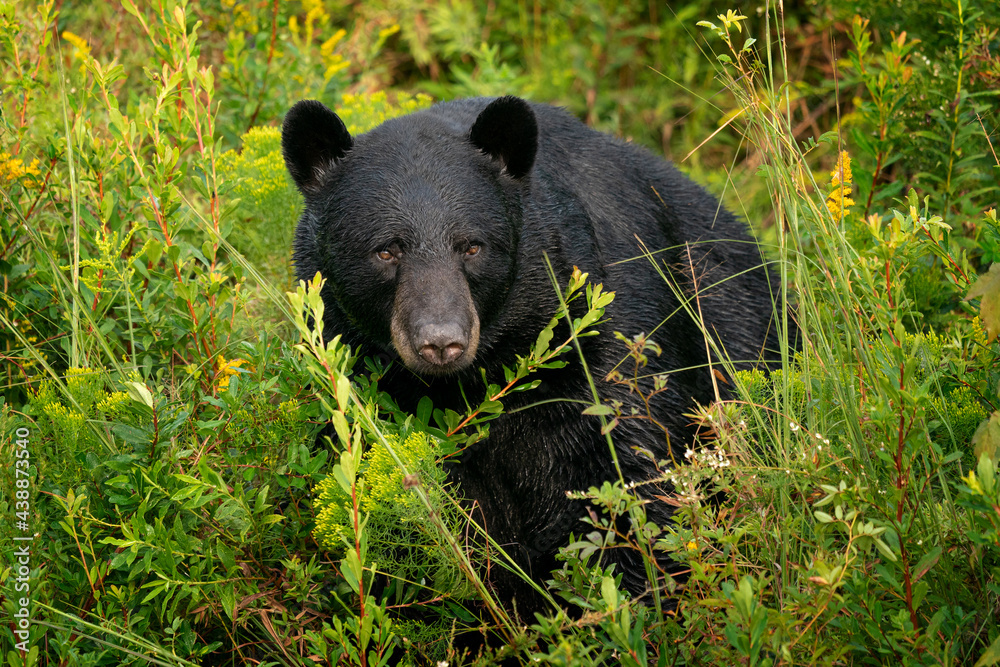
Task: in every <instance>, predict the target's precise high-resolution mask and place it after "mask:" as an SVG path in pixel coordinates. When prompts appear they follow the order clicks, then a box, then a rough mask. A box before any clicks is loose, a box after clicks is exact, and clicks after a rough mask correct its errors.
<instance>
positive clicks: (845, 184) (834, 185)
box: [826, 151, 854, 220]
mask: <svg viewBox="0 0 1000 667" xmlns="http://www.w3.org/2000/svg"><path fill="white" fill-rule="evenodd" d="M853 184H854V175H853V174H852V173H851V157H850V156H849V155H848V154H847V151H841V153H840V156H839V157H838V158H837V166H836V168H834V170H833V171H832V172H830V188H831V190H830V194H828V195H827V197H826V207H827V208H828V209H830V214H831V215H833V217H834V219H835V220H840V219H841V218H843V217H844V216H845V215H847V214H848V213H850V208H851V207H852V206H854V200H853V199H851V189H852V187H853Z"/></svg>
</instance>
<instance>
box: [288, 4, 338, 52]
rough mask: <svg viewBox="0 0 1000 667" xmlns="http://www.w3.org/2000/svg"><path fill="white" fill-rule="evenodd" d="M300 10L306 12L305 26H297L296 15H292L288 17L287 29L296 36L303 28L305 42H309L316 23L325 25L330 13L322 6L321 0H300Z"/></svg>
mask: <svg viewBox="0 0 1000 667" xmlns="http://www.w3.org/2000/svg"><path fill="white" fill-rule="evenodd" d="M302 11H304V12H305V13H306V20H305V28H300V27H299V20H298V17H296V16H292V17H291V18H289V19H288V29H289V30H291V31H292V34H293V35H295V36H296V37H298V36H299V33H300V32H302V31H303V30H304V32H305V40H304V43H305V44H311V43H312V41H313V33H314V32H315V31H316V26H317V25H326V24H327V23H329V21H330V14H329V13H327V11H326V8H325V7H323V0H302Z"/></svg>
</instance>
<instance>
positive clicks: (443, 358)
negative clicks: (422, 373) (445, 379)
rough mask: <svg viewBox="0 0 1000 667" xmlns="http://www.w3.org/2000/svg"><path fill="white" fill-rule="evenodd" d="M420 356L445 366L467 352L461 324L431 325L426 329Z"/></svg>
mask: <svg viewBox="0 0 1000 667" xmlns="http://www.w3.org/2000/svg"><path fill="white" fill-rule="evenodd" d="M423 333H424V335H423V336H422V338H423V341H421V345H420V346H419V350H420V356H421V357H423V358H424V359H425V360H426V361H428V362H429V363H432V364H434V365H435V366H445V365H447V364H450V363H452V362H453V361H455V360H457V359H458V358H459V357H461V356H462V355H463V354H465V343H464V337H463V336H462V332H461V327H459V326H431V327H426V328H425V329H424V332H423Z"/></svg>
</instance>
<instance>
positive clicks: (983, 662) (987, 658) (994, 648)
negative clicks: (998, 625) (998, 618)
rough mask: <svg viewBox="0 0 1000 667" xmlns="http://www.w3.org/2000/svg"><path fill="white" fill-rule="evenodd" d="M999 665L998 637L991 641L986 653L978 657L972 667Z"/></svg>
mask: <svg viewBox="0 0 1000 667" xmlns="http://www.w3.org/2000/svg"><path fill="white" fill-rule="evenodd" d="M996 664H1000V637H997V638H996V639H994V640H993V643H992V644H990V647H989V648H988V649H986V652H985V653H983V654H982V655H981V656H979V660H977V661H976V664H975V666H974V667H990V665H996Z"/></svg>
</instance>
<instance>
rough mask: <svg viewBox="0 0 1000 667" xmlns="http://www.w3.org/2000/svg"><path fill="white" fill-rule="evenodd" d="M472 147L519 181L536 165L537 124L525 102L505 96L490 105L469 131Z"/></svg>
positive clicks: (533, 113)
mask: <svg viewBox="0 0 1000 667" xmlns="http://www.w3.org/2000/svg"><path fill="white" fill-rule="evenodd" d="M469 140H470V141H471V142H472V145H473V146H475V147H476V148H478V149H479V150H481V151H483V152H484V153H486V154H487V155H489V156H490V157H492V158H493V159H494V160H499V162H500V164H501V166H503V168H504V169H506V170H507V173H508V174H510V175H511V176H513V177H514V178H522V177H524V176H526V175H527V173H528V172H529V171H531V167H532V166H533V165H534V164H535V152H536V151H537V150H538V123H537V122H536V121H535V112H534V111H532V110H531V107H530V106H529V105H528V103H527V102H525V101H524V100H522V99H521V98H519V97H513V96H510V95H508V96H507V97H501V98H499V99H496V100H493V101H492V102H490V104H489V106H487V107H486V108H485V109H483V111H482V113H480V114H479V117H478V118H476V122H475V123H473V124H472V129H471V130H470V131H469Z"/></svg>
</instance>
